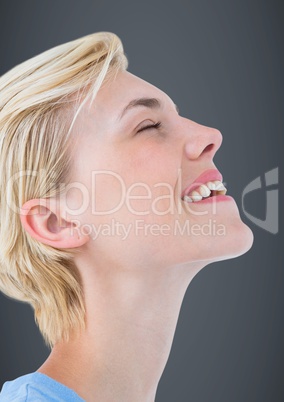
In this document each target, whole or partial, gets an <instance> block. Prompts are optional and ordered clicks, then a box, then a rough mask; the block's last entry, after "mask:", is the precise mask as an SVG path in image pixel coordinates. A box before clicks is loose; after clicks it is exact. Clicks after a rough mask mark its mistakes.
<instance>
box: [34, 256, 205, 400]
mask: <svg viewBox="0 0 284 402" xmlns="http://www.w3.org/2000/svg"><path fill="white" fill-rule="evenodd" d="M203 266H204V264H203V265H202V266H201V264H199V265H197V264H191V265H190V266H189V265H187V266H179V267H169V268H164V269H163V270H160V271H157V270H156V271H153V270H151V269H149V270H147V272H146V273H145V270H144V271H143V272H141V271H135V270H117V271H116V270H111V271H108V272H105V271H101V270H100V272H104V273H103V274H100V275H98V271H97V272H96V273H95V278H93V279H92V275H94V274H93V273H92V274H91V276H90V275H89V274H88V275H86V277H88V281H87V280H84V277H83V288H84V295H85V303H86V329H85V330H84V332H82V333H80V335H79V336H77V337H72V340H70V341H69V342H67V343H66V342H65V343H63V342H60V343H58V344H56V345H55V346H54V348H53V350H52V352H51V355H50V357H49V358H48V359H47V361H46V362H45V363H44V365H43V366H42V367H41V368H40V369H39V371H40V372H42V373H44V374H46V375H49V376H50V377H52V378H54V379H55V380H57V381H59V382H62V383H63V384H65V385H66V386H68V387H70V388H72V389H73V390H74V391H75V392H77V394H78V395H79V396H81V397H82V398H83V399H85V400H86V401H87V402H88V401H101V400H103V401H125V402H128V401H129V402H130V401H134V400H135V401H136V402H140V401H141V402H142V401H143V402H153V401H154V399H155V394H156V390H157V386H158V382H159V380H160V377H161V375H162V373H163V370H164V368H165V365H166V362H167V360H168V357H169V353H170V349H171V345H172V341H173V337H174V333H175V328H176V324H177V320H178V316H179V312H180V308H181V304H182V300H183V297H184V294H185V292H186V289H187V287H188V285H189V283H190V282H191V280H192V279H193V277H194V276H195V275H196V273H197V272H198V271H199V270H200V269H201V268H202V267H203ZM90 272H91V271H90ZM153 272H154V273H153ZM90 278H91V280H90Z"/></svg>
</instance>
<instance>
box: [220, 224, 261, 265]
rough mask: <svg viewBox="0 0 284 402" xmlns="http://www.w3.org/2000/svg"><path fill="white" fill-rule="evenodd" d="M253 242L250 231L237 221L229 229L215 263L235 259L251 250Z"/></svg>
mask: <svg viewBox="0 0 284 402" xmlns="http://www.w3.org/2000/svg"><path fill="white" fill-rule="evenodd" d="M253 241H254V236H253V232H252V230H251V229H250V228H249V227H248V226H247V225H246V224H245V223H244V222H242V221H239V222H238V223H237V224H235V225H234V226H232V227H230V228H229V230H228V233H227V239H226V240H225V241H224V243H223V250H220V257H217V258H216V260H215V261H221V260H227V259H230V258H236V257H239V256H241V255H243V254H245V253H246V252H247V251H249V250H250V249H251V247H252V245H253ZM222 251H223V252H222Z"/></svg>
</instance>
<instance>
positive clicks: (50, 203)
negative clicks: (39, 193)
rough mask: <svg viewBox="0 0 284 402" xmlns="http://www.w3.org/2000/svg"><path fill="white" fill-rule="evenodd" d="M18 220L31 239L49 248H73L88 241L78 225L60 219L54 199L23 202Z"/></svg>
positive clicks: (87, 237) (56, 202)
mask: <svg viewBox="0 0 284 402" xmlns="http://www.w3.org/2000/svg"><path fill="white" fill-rule="evenodd" d="M20 219H21V223H22V225H23V227H24V229H25V230H26V231H27V232H28V233H29V234H30V235H31V236H32V237H33V238H35V239H36V240H39V241H40V242H41V243H44V244H48V245H49V246H53V247H56V248H74V247H80V246H82V245H83V244H85V243H87V241H88V240H89V236H88V235H86V234H82V233H81V231H80V227H79V226H78V225H76V224H75V223H73V222H68V221H66V220H65V219H63V218H62V217H61V214H60V209H59V207H58V201H56V199H54V198H48V199H44V198H39V199H33V200H29V201H27V202H25V203H24V204H23V206H22V208H21V211H20ZM76 222H78V221H77V220H76Z"/></svg>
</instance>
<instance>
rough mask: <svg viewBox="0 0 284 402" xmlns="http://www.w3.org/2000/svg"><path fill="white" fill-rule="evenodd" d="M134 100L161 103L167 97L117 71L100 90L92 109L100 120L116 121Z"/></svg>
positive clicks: (132, 77)
mask: <svg viewBox="0 0 284 402" xmlns="http://www.w3.org/2000/svg"><path fill="white" fill-rule="evenodd" d="M136 98H158V99H160V100H161V101H163V99H165V98H168V96H167V95H166V94H165V93H164V92H163V91H161V90H160V89H159V88H157V87H155V86H154V85H152V84H150V83H149V82H147V81H144V80H143V79H141V78H139V77H137V76H136V75H134V74H131V73H129V72H128V71H119V72H118V73H117V75H116V77H115V78H114V79H111V80H109V81H107V82H106V83H105V84H104V85H103V86H102V87H101V88H100V90H99V92H98V94H97V96H96V98H95V100H94V104H93V106H94V108H92V109H93V110H94V112H95V114H96V115H97V116H100V117H101V118H104V117H107V118H108V119H113V118H114V119H117V118H118V117H119V116H120V114H121V112H122V111H123V109H124V107H125V106H126V105H127V104H128V103H129V102H130V101H132V100H133V99H136Z"/></svg>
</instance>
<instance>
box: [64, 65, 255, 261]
mask: <svg viewBox="0 0 284 402" xmlns="http://www.w3.org/2000/svg"><path fill="white" fill-rule="evenodd" d="M75 128H76V135H77V136H78V138H79V141H78V142H77V143H76V144H75V145H74V146H76V152H75V157H74V165H73V171H72V172H71V177H72V183H71V185H70V187H69V191H68V193H67V206H68V210H69V212H70V213H69V215H68V217H69V220H72V221H73V222H76V224H77V226H78V230H79V233H80V234H81V235H82V234H83V235H87V234H88V235H89V241H88V242H87V243H86V245H85V246H86V247H87V249H88V252H89V255H90V257H91V258H92V259H93V261H94V262H95V261H102V260H103V261H104V262H112V263H115V264H121V265H124V266H128V265H132V266H133V265H134V264H135V266H137V267H138V266H145V265H146V266H147V267H149V266H151V265H152V264H153V263H154V264H158V265H159V264H168V265H175V264H180V263H187V262H193V261H203V260H204V261H211V262H212V261H217V260H222V259H226V258H231V257H236V256H237V255H240V254H243V253H244V252H246V251H247V250H248V249H249V248H250V247H251V245H252V242H253V235H252V232H251V230H250V229H249V228H248V227H247V226H246V225H245V224H244V223H243V222H242V221H241V219H240V215H239V211H238V208H237V205H236V203H235V201H234V200H233V199H232V198H231V197H224V196H223V197H222V196H220V195H217V196H216V197H212V198H207V199H206V202H204V201H202V202H200V201H195V202H187V201H184V200H183V199H182V196H183V195H184V192H185V190H186V189H188V188H190V185H191V184H192V183H193V182H195V181H196V180H197V179H198V178H199V179H198V180H197V183H196V184H195V186H194V187H196V186H197V187H199V185H201V183H207V182H209V181H214V180H219V179H220V176H218V171H217V170H216V167H215V165H214V163H213V157H214V155H215V153H216V151H217V150H218V149H219V147H220V146H221V142H222V135H221V133H220V132H219V131H218V130H216V129H214V128H209V127H205V126H202V125H200V124H197V123H195V122H193V121H191V120H189V119H186V118H184V117H182V116H180V115H179V114H178V111H177V108H176V106H175V104H174V102H173V101H172V100H171V99H170V98H169V96H167V95H166V94H165V93H164V92H162V91H161V90H159V89H158V88H156V87H155V86H153V85H151V84H149V83H148V82H146V81H144V80H142V79H140V78H138V77H137V76H134V75H132V74H130V73H129V72H126V71H120V72H119V73H118V74H117V76H116V78H115V79H114V80H111V81H109V82H108V83H107V84H105V85H104V86H103V87H102V88H101V89H100V91H99V93H98V95H97V96H96V98H95V101H94V102H93V103H92V105H91V106H90V105H87V104H86V105H85V106H84V107H83V108H82V111H81V112H80V114H79V117H78V119H77V121H76V125H75ZM206 171H208V172H207V173H208V174H207V173H205V175H203V176H202V177H200V175H202V174H203V173H204V172H206ZM191 189H192V188H191ZM188 193H189V191H188V190H187V191H186V194H188ZM218 197H220V198H219V199H218Z"/></svg>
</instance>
